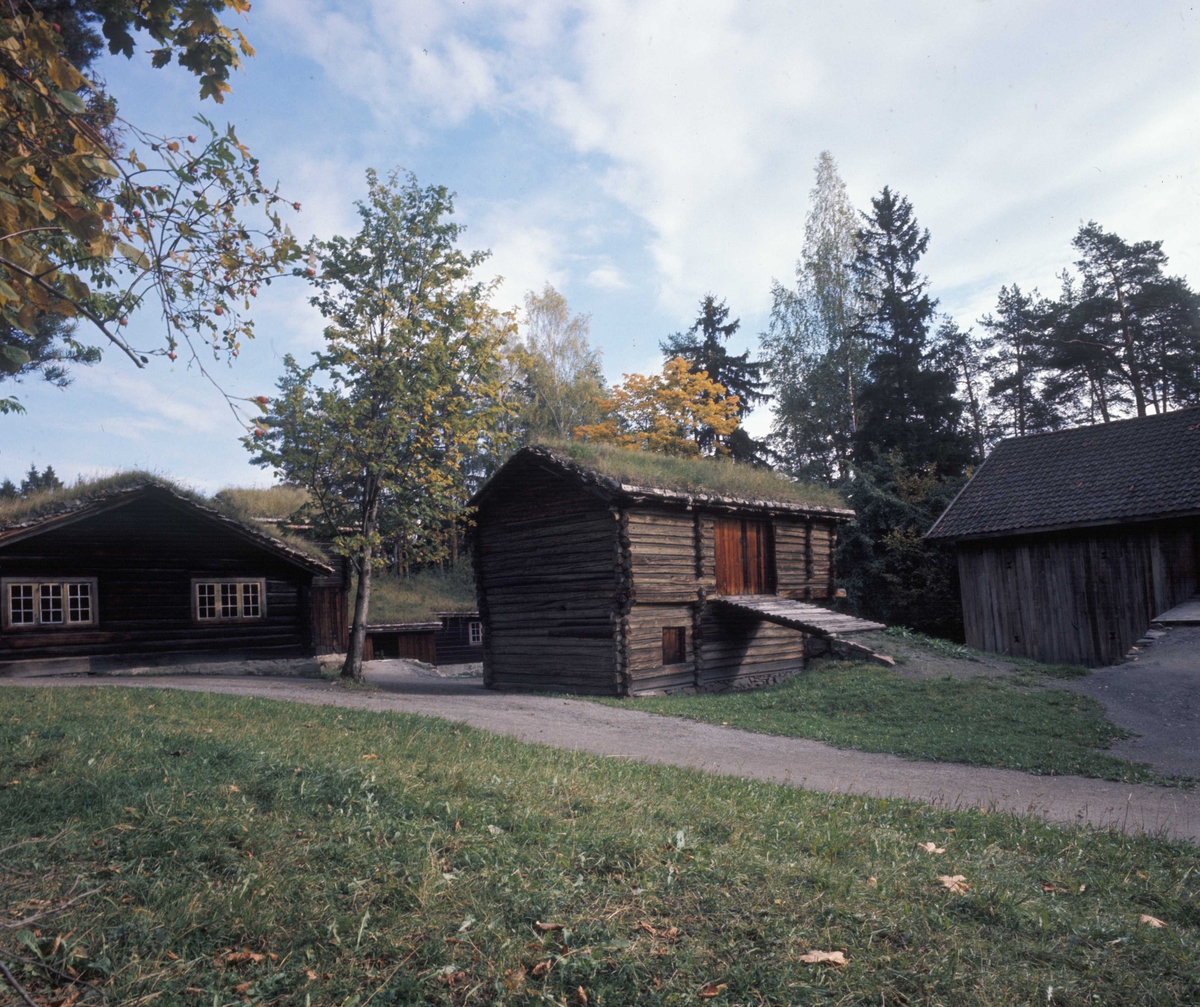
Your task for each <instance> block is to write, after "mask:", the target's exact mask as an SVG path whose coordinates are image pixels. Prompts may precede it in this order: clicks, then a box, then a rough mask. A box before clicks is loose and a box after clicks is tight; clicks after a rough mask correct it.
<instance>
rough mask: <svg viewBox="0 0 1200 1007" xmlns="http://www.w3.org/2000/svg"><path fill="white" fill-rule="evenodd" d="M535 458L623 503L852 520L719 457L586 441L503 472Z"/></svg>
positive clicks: (820, 496) (548, 448)
mask: <svg viewBox="0 0 1200 1007" xmlns="http://www.w3.org/2000/svg"><path fill="white" fill-rule="evenodd" d="M536 459H540V460H542V461H545V462H549V463H550V464H552V465H553V466H555V467H556V468H558V469H559V470H560V471H562V472H563V473H564V474H566V475H568V476H571V477H573V478H575V479H577V480H578V481H580V482H582V483H584V484H589V485H591V486H594V487H595V488H597V489H599V490H601V491H604V492H607V493H609V494H612V495H617V496H622V497H627V498H628V497H646V498H650V499H658V500H664V501H679V502H689V503H690V502H711V503H715V504H722V505H726V506H747V507H768V508H771V509H775V510H783V511H806V512H820V513H825V514H830V515H832V516H835V517H839V518H842V519H847V520H848V519H851V518H853V517H854V512H853V511H852V510H849V509H848V508H847V507H846V500H845V498H844V497H843V496H842V495H841V494H840V493H839V492H838V491H837V490H835V489H833V488H832V487H829V486H823V485H821V484H819V483H802V482H796V481H794V480H792V479H788V478H787V477H786V476H783V475H781V474H779V473H778V472H773V471H772V470H770V469H761V468H754V467H753V466H750V465H743V464H739V463H736V462H733V461H729V460H727V459H723V458H678V457H673V456H670V455H662V454H655V453H653V452H650V451H638V450H631V449H628V448H618V447H614V446H611V445H607V444H596V443H593V442H590V441H567V442H559V443H553V442H551V443H545V444H536V445H532V446H530V447H527V448H523V449H521V451H519V452H517V454H515V455H514V456H513V457H512V458H511V459H509V461H508V463H506V465H505V466H504V468H507V467H508V466H509V465H512V464H514V463H518V462H519V461H521V460H525V461H533V460H536ZM503 470H504V469H503V468H502V469H501V470H500V471H503ZM498 474H499V473H497V475H498ZM494 478H495V477H493V479H494ZM491 483H492V480H489V481H488V483H487V484H485V485H484V487H483V488H482V489H481V490H480V491H479V492H478V493H477V494H476V495H475V498H474V501H473V502H477V501H479V500H481V499H482V498H483V497H484V496H485V495H486V494H487V492H488V489H489V487H490V485H491Z"/></svg>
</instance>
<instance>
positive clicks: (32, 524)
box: [0, 479, 335, 574]
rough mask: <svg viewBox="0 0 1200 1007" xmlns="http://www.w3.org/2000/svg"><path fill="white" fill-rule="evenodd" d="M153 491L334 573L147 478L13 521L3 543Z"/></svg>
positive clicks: (306, 564) (3, 534)
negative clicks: (23, 519)
mask: <svg viewBox="0 0 1200 1007" xmlns="http://www.w3.org/2000/svg"><path fill="white" fill-rule="evenodd" d="M154 491H157V492H160V493H165V494H166V495H167V496H169V497H171V498H172V499H173V500H174V501H175V502H176V503H180V504H183V505H184V506H185V507H188V508H191V509H192V510H196V511H199V512H200V513H202V514H203V515H204V516H205V517H206V518H208V519H209V520H213V521H216V522H218V523H219V524H222V525H224V526H225V527H227V528H229V529H230V530H231V531H233V532H234V533H235V534H238V535H240V536H241V537H243V538H246V539H249V540H251V541H253V542H255V543H256V544H258V545H260V546H261V547H263V548H265V549H268V550H270V551H271V552H274V553H276V554H278V555H281V556H283V557H285V558H286V559H288V560H290V561H291V562H293V563H296V564H297V565H300V566H303V567H305V568H307V569H309V570H314V571H320V572H323V573H327V574H332V573H334V572H335V571H334V568H333V567H332V566H331V565H329V564H328V563H324V562H322V561H321V560H318V559H317V558H316V557H315V556H310V555H308V553H306V552H303V551H302V550H300V549H296V548H294V547H292V546H290V545H288V544H287V543H286V542H282V541H280V540H279V539H277V538H276V537H275V536H273V535H271V534H269V533H267V532H265V531H263V530H261V529H259V528H255V527H253V526H252V525H250V524H248V523H247V522H245V521H241V520H239V519H237V518H234V517H231V516H230V515H228V514H223V513H222V512H221V511H219V510H217V509H216V508H214V507H209V506H207V505H206V504H203V503H201V502H200V501H198V500H194V499H192V498H191V497H190V496H188V495H186V494H184V493H181V492H180V491H179V490H178V489H176V488H175V487H174V486H172V485H170V484H169V483H166V482H160V481H158V480H156V479H146V480H143V481H141V482H138V483H135V484H133V485H129V486H120V487H117V488H115V489H111V490H108V491H107V492H105V493H101V494H98V495H97V496H94V497H81V498H79V499H77V500H69V501H65V502H64V503H63V504H62V505H60V507H59V508H58V509H57V510H55V509H53V508H51V509H49V510H48V511H43V512H41V513H39V514H37V515H35V516H31V517H30V518H29V519H27V520H25V521H18V522H14V523H13V524H11V525H9V526H8V527H6V528H4V529H2V530H0V544H8V543H11V542H18V541H20V540H21V539H24V538H30V537H32V536H34V535H39V534H42V533H43V532H46V531H50V530H51V529H53V528H61V527H64V526H66V525H70V524H74V523H75V522H77V521H82V520H83V519H85V518H88V517H93V516H95V515H97V514H102V513H104V512H105V511H109V510H113V509H115V508H117V507H121V506H124V505H125V504H126V503H127V502H129V500H131V499H133V498H134V497H136V496H139V495H144V494H146V493H148V492H154Z"/></svg>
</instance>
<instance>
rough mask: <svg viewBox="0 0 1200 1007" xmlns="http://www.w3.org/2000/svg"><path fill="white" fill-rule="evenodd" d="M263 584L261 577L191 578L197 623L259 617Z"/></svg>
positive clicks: (260, 615) (261, 607) (261, 615)
mask: <svg viewBox="0 0 1200 1007" xmlns="http://www.w3.org/2000/svg"><path fill="white" fill-rule="evenodd" d="M263 586H264V585H263V581H261V580H194V581H192V602H193V611H194V612H195V617H196V619H197V620H199V621H201V622H231V621H235V620H236V621H240V620H243V619H261V618H262V617H263Z"/></svg>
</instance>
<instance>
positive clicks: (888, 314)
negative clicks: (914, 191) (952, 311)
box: [854, 186, 972, 476]
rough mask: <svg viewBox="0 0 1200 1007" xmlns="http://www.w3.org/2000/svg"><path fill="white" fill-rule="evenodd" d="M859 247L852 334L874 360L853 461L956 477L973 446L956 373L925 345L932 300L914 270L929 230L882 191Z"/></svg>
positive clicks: (906, 205)
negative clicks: (899, 461) (891, 459)
mask: <svg viewBox="0 0 1200 1007" xmlns="http://www.w3.org/2000/svg"><path fill="white" fill-rule="evenodd" d="M858 246H859V251H858V257H857V259H856V260H855V272H856V274H857V276H858V280H859V289H860V292H861V296H862V302H863V309H862V313H861V314H860V316H859V319H858V324H857V328H858V331H859V333H860V335H861V338H862V339H863V341H864V342H865V343H866V344H867V345H868V346H869V347H870V349H871V352H872V356H871V362H870V363H869V365H868V367H867V374H868V378H867V383H866V385H865V387H864V388H863V390H862V394H861V395H860V397H859V423H858V429H857V431H856V432H855V436H854V460H855V462H856V463H857V464H859V465H863V464H869V463H873V462H877V461H879V460H881V459H883V458H885V457H888V456H889V455H897V454H898V455H899V456H900V457H902V458H903V459H904V463H905V464H906V465H907V466H908V467H910V468H911V469H913V470H917V469H920V468H922V467H924V466H926V465H933V466H935V468H936V469H937V471H938V473H939V474H941V475H945V476H954V475H959V474H961V473H962V471H963V469H964V468H965V466H966V464H967V463H968V462H969V461H970V460H971V456H972V451H971V442H970V438H969V437H968V436H967V434H966V433H965V432H964V431H963V430H962V429H961V427H960V419H961V417H962V410H963V405H962V403H961V402H960V401H959V400H958V398H957V397H956V395H955V391H956V388H955V384H956V383H955V378H954V375H953V373H951V372H950V371H949V370H948V369H946V368H945V367H944V366H940V365H939V362H938V360H937V359H936V355H935V354H933V353H932V352H931V348H930V346H929V328H930V325H931V323H932V320H933V317H934V309H935V307H936V306H937V302H936V301H935V300H933V299H932V298H931V297H930V296H929V294H928V293H927V292H926V288H927V287H928V280H927V279H926V278H925V277H924V276H922V275H921V274H920V273H919V272H918V271H917V263H918V261H919V260H920V258H921V256H922V255H924V254H925V251H926V249H927V248H928V247H929V232H928V231H924V230H922V229H921V227H920V226H919V225H918V223H917V220H916V217H915V216H914V215H913V209H912V204H911V203H910V202H909V201H908V200H907V199H905V198H904V197H902V196H899V195H897V194H896V193H894V192H892V190H891V189H890V188H889V187H887V186H884V188H883V191H882V192H881V193H880V195H879V196H878V198H876V199H872V200H871V213H870V214H864V226H863V227H862V228H860V229H859V232H858Z"/></svg>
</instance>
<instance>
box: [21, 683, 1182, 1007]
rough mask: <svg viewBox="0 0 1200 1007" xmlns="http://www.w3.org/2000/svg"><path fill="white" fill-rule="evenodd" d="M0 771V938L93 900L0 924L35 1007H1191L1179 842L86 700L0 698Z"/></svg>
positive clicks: (341, 716) (172, 703)
mask: <svg viewBox="0 0 1200 1007" xmlns="http://www.w3.org/2000/svg"><path fill="white" fill-rule="evenodd" d="M0 779H3V780H4V781H6V787H5V789H4V790H2V791H0V850H3V851H4V852H3V855H2V858H0V862H2V863H3V871H4V873H3V875H2V877H3V882H2V884H0V912H2V913H3V914H4V915H3V916H2V917H0V918H3V919H4V920H5V921H15V920H17V919H21V918H24V917H26V916H31V915H36V914H37V913H38V912H40V911H44V910H45V909H47V908H51V907H53V906H56V905H58V904H59V902H60V900H62V899H64V898H66V897H68V894H69V893H70V895H72V896H74V895H80V894H81V893H84V892H89V891H92V890H93V889H97V890H96V891H95V892H94V893H93V894H91V895H89V896H87V897H86V898H83V899H82V901H80V902H79V903H78V904H76V905H74V906H71V907H69V908H68V909H66V910H65V911H63V912H61V913H57V914H52V915H49V916H46V917H43V918H41V919H39V920H36V921H34V922H31V923H30V924H27V925H25V926H23V927H21V928H20V929H15V930H14V929H9V930H7V931H0V948H3V951H2V952H0V954H2V955H3V957H4V958H5V959H6V960H7V962H8V963H9V965H10V966H11V967H13V968H14V971H15V972H16V974H17V976H18V978H19V979H20V980H21V981H22V982H24V983H26V984H27V986H28V988H29V990H30V992H31V993H32V994H33V995H34V997H35V999H37V1000H39V1001H40V1002H46V1001H49V1000H50V999H51V998H58V997H61V996H63V995H64V992H65V989H64V986H65V984H64V981H63V980H62V979H61V978H59V977H58V976H56V974H55V973H53V972H49V971H47V969H46V968H44V967H43V966H49V967H50V968H54V969H57V970H59V972H61V973H65V972H67V971H68V969H73V970H76V971H77V972H79V973H80V975H81V977H82V978H84V979H86V980H87V981H89V982H92V983H95V984H96V985H97V986H99V987H101V988H102V989H103V991H104V992H105V993H106V994H107V996H108V998H109V1003H112V1004H117V1003H120V1004H124V1005H132V1004H139V1005H141V1004H147V1003H154V1004H156V1005H160V1007H165V1005H175V1004H189V1005H198V1007H200V1005H202V1007H208V1005H209V1004H220V1005H228V1004H233V1003H252V1004H297V1005H299V1004H306V1005H308V1007H333V1005H341V1007H349V1005H351V1004H354V1005H356V1007H368V1005H369V1007H378V1005H382V1004H405V1005H408V1004H444V1005H451V1004H453V1005H465V1004H510V1005H526V1004H556V1005H560V1007H566V1005H569V1004H575V1005H578V1004H582V1003H584V1002H585V1001H584V999H583V998H584V997H586V1002H587V1004H589V1005H591V1007H604V1005H626V1004H633V1003H638V1004H648V1005H653V1007H657V1005H666V1004H691V1003H698V1002H708V1003H713V1004H719V1005H734V1004H738V1005H749V1004H755V1005H759V1004H770V1005H784V1004H801V1003H802V1004H829V1005H834V1004H837V1005H850V1004H861V1005H864V1007H865V1005H874V1004H880V1003H883V1004H890V1005H895V1004H907V1005H911V1004H921V1005H931V1007H932V1005H934V1004H953V1005H956V1007H984V1005H986V1007H993V1005H995V1007H999V1005H1010V1004H1018V1003H1020V1004H1045V1003H1050V1004H1057V1005H1059V1007H1066V1005H1082V1004H1094V1003H1114V1004H1115V1003H1120V1004H1122V1005H1152V1004H1162V1005H1166V1004H1179V1003H1190V1002H1195V1001H1196V999H1197V998H1198V997H1200V956H1197V955H1196V953H1195V947H1196V941H1197V938H1200V911H1198V909H1197V906H1198V905H1200V902H1198V901H1197V896H1198V895H1200V875H1197V873H1196V871H1195V869H1194V867H1195V863H1196V848H1195V847H1194V846H1192V845H1191V844H1187V843H1182V842H1164V841H1159V840H1155V839H1152V838H1144V837H1127V836H1121V835H1110V834H1105V833H1096V832H1089V831H1086V830H1069V829H1064V828H1057V827H1051V826H1047V825H1045V824H1042V823H1040V822H1037V821H1033V820H1027V819H1022V818H1018V817H1013V816H1010V815H1005V814H984V813H981V812H979V811H958V812H954V811H947V810H938V809H933V808H928V807H924V806H918V805H911V804H906V803H903V802H898V801H884V800H874V799H866V798H859V797H845V796H832V795H822V794H812V793H806V792H805V791H802V790H799V789H793V788H789V787H784V786H778V785H772V784H764V783H756V782H746V781H739V780H734V779H729V778H722V777H713V776H705V775H703V774H700V773H697V772H693V771H688V770H682V769H675V768H670V767H656V766H647V765H642V764H638V763H629V762H623V761H620V760H615V759H602V758H597V757H592V756H588V755H583V754H578V753H570V752H563V751H557V750H550V749H544V748H539V747H535V746H529V745H524V744H521V743H518V742H515V741H512V740H509V739H504V738H500V737H495V736H491V735H487V734H484V733H482V732H478V731H473V730H470V729H466V728H459V727H456V726H455V725H453V724H450V723H446V722H441V721H432V720H426V719H423V718H419V717H413V716H404V715H399V714H374V713H369V712H366V711H351V710H341V711H339V710H336V709H333V708H324V707H311V706H301V705H292V704H283V703H278V702H273V701H269V700H259V699H243V698H232V697H226V696H219V695H212V694H200V693H182V692H169V691H158V690H141V689H118V688H93V687H86V686H81V687H78V688H62V689H45V690H35V689H23V688H17V687H6V688H4V689H0ZM35 838H36V839H37V840H38V841H34V842H29V840H31V839H35ZM927 841H935V842H936V843H937V845H938V847H940V848H945V850H946V852H945V853H944V854H942V855H940V856H939V855H933V854H928V853H925V852H923V851H922V850H920V849H918V848H917V846H916V844H917V843H918V842H927ZM14 844H23V845H14ZM942 875H946V876H955V875H962V876H963V877H964V878H965V879H966V882H967V884H968V885H969V886H970V887H969V888H967V889H965V890H963V891H959V892H953V891H950V890H948V889H947V888H945V887H944V886H943V885H942V884H941V883H940V882H939V880H938V878H939V876H942ZM42 900H45V901H42ZM1141 914H1149V915H1151V916H1153V917H1156V918H1157V919H1159V920H1161V921H1163V922H1165V923H1166V924H1167V926H1165V927H1160V928H1155V927H1151V926H1149V925H1146V924H1140V923H1139V916H1140V915H1141ZM538 923H543V924H551V925H553V926H558V925H561V927H562V929H561V930H557V929H549V930H547V929H545V928H544V927H543V928H539V927H538V926H537V924H538ZM810 950H821V951H833V950H838V951H842V952H844V954H845V956H846V959H847V961H848V964H847V965H846V966H845V967H843V968H837V967H834V966H829V965H824V966H822V965H810V964H806V963H805V962H803V961H802V960H801V955H802V954H804V953H805V952H808V951H810ZM18 956H19V957H20V958H23V959H26V960H28V961H34V962H38V963H39V964H38V965H26V964H24V963H22V962H19V961H17V958H18ZM56 991H57V992H56ZM84 992H85V994H86V995H85V996H84V997H83V998H82V999H81V1000H80V1001H79V1003H80V1004H88V1003H96V1002H98V998H96V997H95V995H94V994H92V993H91V992H90V991H86V990H85V991H84ZM581 994H582V995H581ZM708 994H715V995H713V996H711V997H709V996H708ZM9 999H12V997H11V996H10V997H9Z"/></svg>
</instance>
